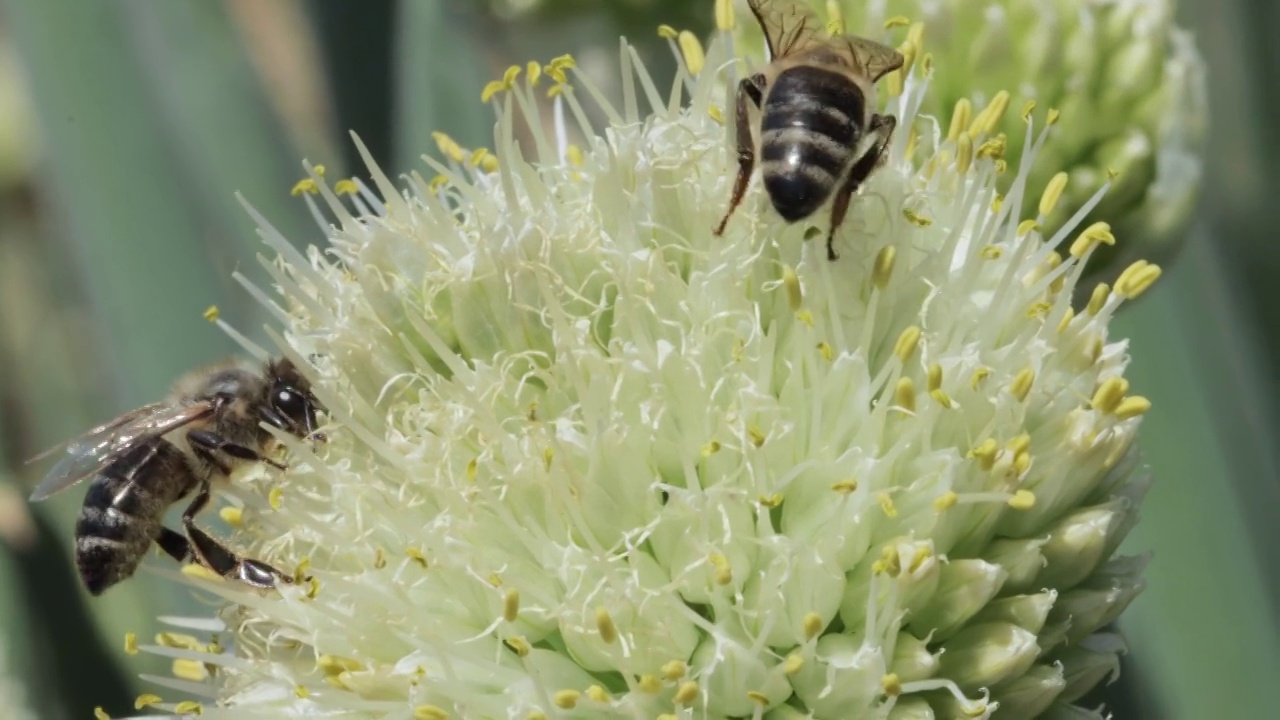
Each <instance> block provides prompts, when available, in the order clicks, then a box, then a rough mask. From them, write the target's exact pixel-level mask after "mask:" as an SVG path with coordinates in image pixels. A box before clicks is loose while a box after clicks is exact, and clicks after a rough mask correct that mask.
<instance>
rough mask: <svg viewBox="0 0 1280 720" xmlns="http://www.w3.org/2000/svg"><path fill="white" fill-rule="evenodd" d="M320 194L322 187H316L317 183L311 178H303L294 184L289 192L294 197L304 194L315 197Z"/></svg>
mask: <svg viewBox="0 0 1280 720" xmlns="http://www.w3.org/2000/svg"><path fill="white" fill-rule="evenodd" d="M319 192H320V186H318V185H316V181H315V180H312V179H311V178H302V179H301V180H299V181H298V182H296V183H294V185H293V187H292V188H291V189H290V190H289V194H290V195H292V196H294V197H297V196H299V195H301V194H303V193H311V194H312V195H315V194H317V193H319Z"/></svg>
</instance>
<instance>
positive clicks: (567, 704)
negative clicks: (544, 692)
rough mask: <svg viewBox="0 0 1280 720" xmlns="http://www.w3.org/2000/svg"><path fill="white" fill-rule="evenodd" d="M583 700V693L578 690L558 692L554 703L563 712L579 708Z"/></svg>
mask: <svg viewBox="0 0 1280 720" xmlns="http://www.w3.org/2000/svg"><path fill="white" fill-rule="evenodd" d="M581 698H582V693H580V692H578V691H577V690H557V691H556V694H555V695H554V696H553V698H552V702H554V703H555V704H556V707H558V708H560V709H561V710H572V709H573V708H575V707H577V705H578V700H579V699H581Z"/></svg>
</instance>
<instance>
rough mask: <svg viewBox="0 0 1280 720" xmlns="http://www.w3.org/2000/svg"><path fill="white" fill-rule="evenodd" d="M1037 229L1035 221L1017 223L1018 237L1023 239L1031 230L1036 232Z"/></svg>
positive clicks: (1037, 225) (1037, 224) (1038, 225)
mask: <svg viewBox="0 0 1280 720" xmlns="http://www.w3.org/2000/svg"><path fill="white" fill-rule="evenodd" d="M1039 228H1040V223H1038V222H1036V221H1035V220H1023V221H1022V222H1020V223H1018V237H1025V236H1026V235H1028V234H1030V233H1031V231H1032V230H1038V229H1039Z"/></svg>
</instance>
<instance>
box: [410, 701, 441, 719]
mask: <svg viewBox="0 0 1280 720" xmlns="http://www.w3.org/2000/svg"><path fill="white" fill-rule="evenodd" d="M413 720H449V713H447V712H445V711H444V710H443V709H442V708H438V707H436V706H435V705H419V706H418V707H416V708H414V709H413Z"/></svg>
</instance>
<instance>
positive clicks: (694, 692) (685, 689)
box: [671, 680, 698, 705]
mask: <svg viewBox="0 0 1280 720" xmlns="http://www.w3.org/2000/svg"><path fill="white" fill-rule="evenodd" d="M697 698H698V683H696V682H694V681H692V680H685V681H684V682H682V683H680V687H678V688H676V694H675V697H673V698H671V700H672V702H674V703H675V704H677V705H688V704H689V703H691V702H693V701H694V700H696V699H697Z"/></svg>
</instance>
